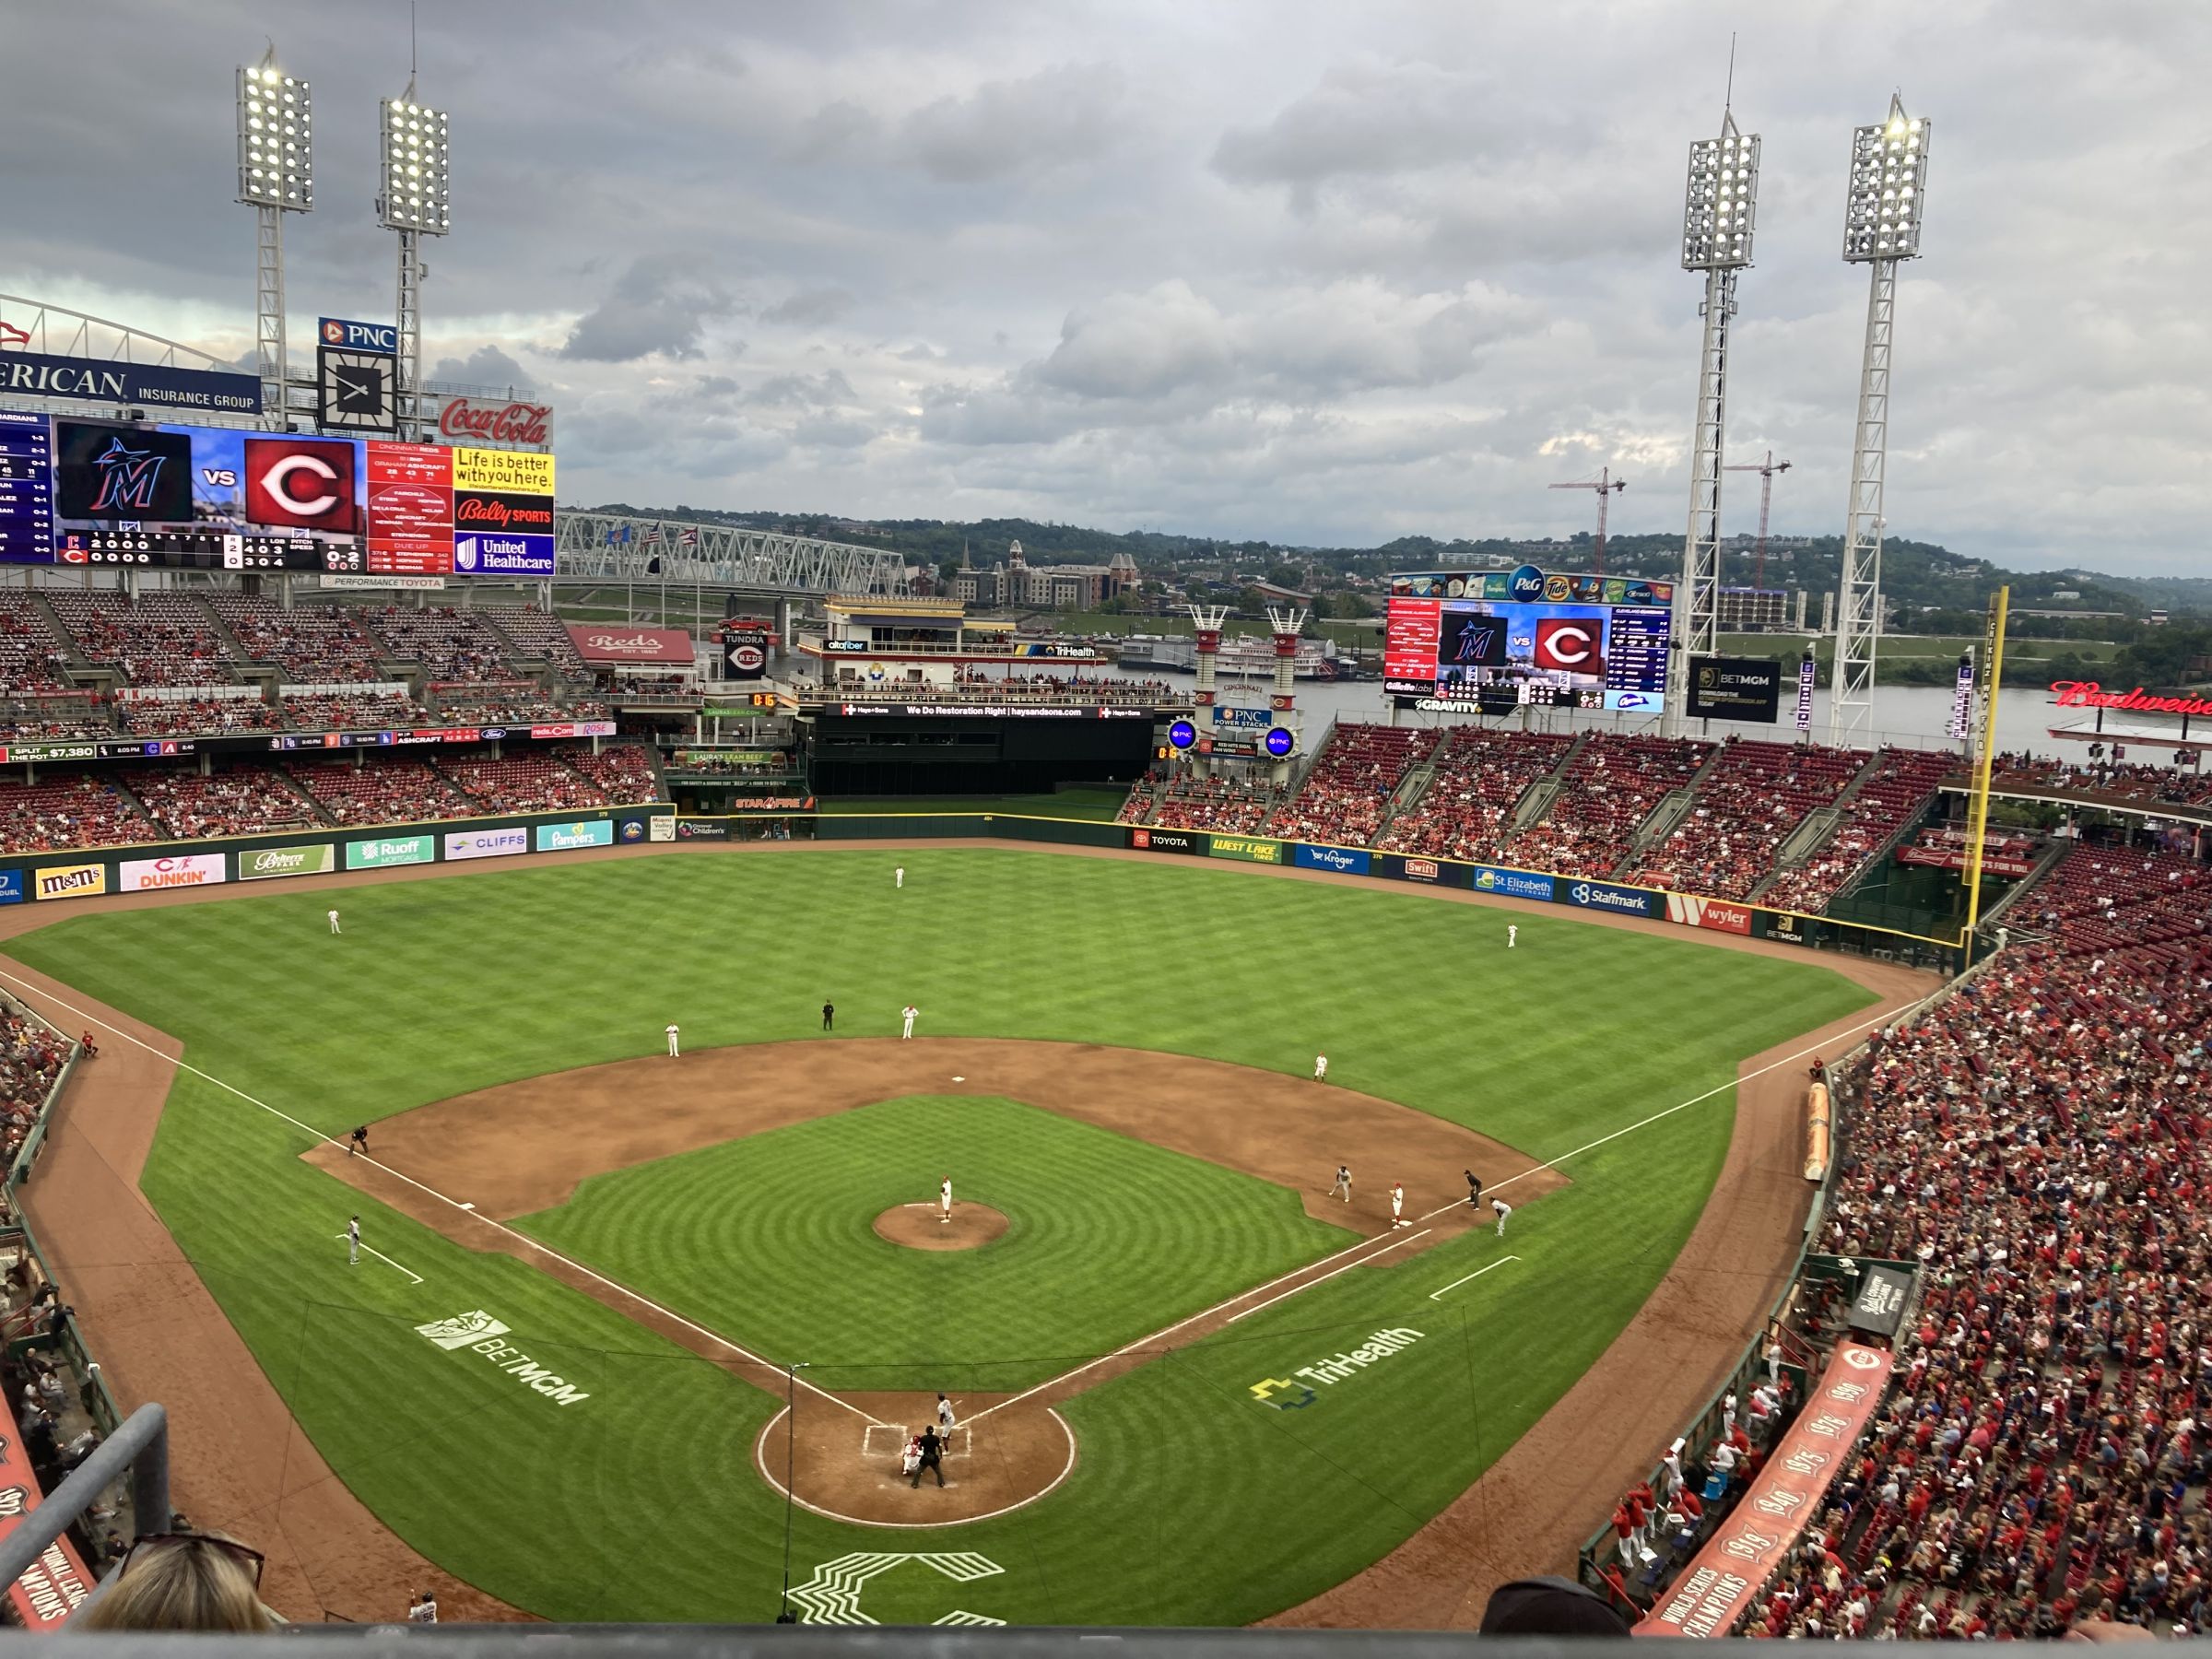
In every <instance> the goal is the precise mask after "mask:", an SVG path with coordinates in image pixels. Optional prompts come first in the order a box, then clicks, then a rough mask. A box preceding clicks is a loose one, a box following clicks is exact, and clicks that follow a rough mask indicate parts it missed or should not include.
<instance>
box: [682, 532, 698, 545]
mask: <svg viewBox="0 0 2212 1659" xmlns="http://www.w3.org/2000/svg"><path fill="white" fill-rule="evenodd" d="M684 546H685V547H698V546H699V532H698V530H696V529H691V530H687V531H685V532H684Z"/></svg>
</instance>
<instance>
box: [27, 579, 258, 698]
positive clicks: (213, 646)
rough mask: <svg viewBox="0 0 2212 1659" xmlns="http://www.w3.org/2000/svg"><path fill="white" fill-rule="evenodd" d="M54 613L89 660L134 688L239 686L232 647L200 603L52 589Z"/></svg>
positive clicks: (186, 599)
mask: <svg viewBox="0 0 2212 1659" xmlns="http://www.w3.org/2000/svg"><path fill="white" fill-rule="evenodd" d="M47 597H48V599H50V600H51V601H52V602H53V610H54V614H55V615H56V616H58V617H59V618H61V619H62V626H63V627H65V628H66V629H68V630H69V634H70V637H71V639H73V640H74V641H76V648H77V650H78V651H79V652H80V653H82V654H83V656H84V658H85V660H86V661H87V662H90V663H98V664H101V665H108V666H112V667H113V668H115V669H116V670H118V671H119V672H120V673H121V674H122V676H123V677H124V681H125V682H126V683H127V684H130V685H134V686H222V685H233V684H236V683H237V676H236V675H235V674H233V673H232V672H231V663H230V648H229V644H228V643H226V642H225V641H224V640H223V638H222V636H221V635H220V634H219V633H218V632H217V630H216V628H215V624H214V619H213V618H211V617H210V616H209V615H208V613H207V610H206V607H205V606H202V605H201V604H200V602H199V601H198V600H197V599H194V598H191V597H188V596H186V595H184V594H140V595H139V596H138V597H137V599H136V600H135V601H134V600H132V599H131V598H130V597H129V596H128V595H127V594H114V593H85V592H82V591H79V590H76V589H71V588H50V589H48V590H47Z"/></svg>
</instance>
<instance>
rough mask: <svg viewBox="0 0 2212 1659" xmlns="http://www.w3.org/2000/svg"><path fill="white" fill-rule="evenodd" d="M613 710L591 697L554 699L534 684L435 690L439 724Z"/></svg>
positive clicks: (595, 716)
mask: <svg viewBox="0 0 2212 1659" xmlns="http://www.w3.org/2000/svg"><path fill="white" fill-rule="evenodd" d="M612 717H613V712H612V711H611V710H609V709H608V707H607V706H606V703H604V702H601V701H599V700H597V699H595V698H584V699H582V700H579V701H576V702H572V703H561V702H557V701H555V700H553V699H552V698H551V697H549V696H547V694H546V693H545V692H543V691H540V690H539V689H538V688H536V687H535V686H533V685H530V684H527V683H524V684H517V685H511V686H452V687H447V688H442V689H441V690H440V691H439V693H438V710H437V713H436V716H435V718H436V720H437V721H438V723H439V724H441V725H528V724H532V723H533V722H536V721H554V720H560V721H569V720H607V719H611V718H612Z"/></svg>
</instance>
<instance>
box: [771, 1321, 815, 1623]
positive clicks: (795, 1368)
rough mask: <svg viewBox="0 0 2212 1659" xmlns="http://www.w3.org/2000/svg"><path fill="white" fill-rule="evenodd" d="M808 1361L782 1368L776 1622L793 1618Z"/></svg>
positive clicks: (788, 1621) (800, 1361) (788, 1620)
mask: <svg viewBox="0 0 2212 1659" xmlns="http://www.w3.org/2000/svg"><path fill="white" fill-rule="evenodd" d="M809 1363H810V1361H807V1360H798V1361H796V1362H794V1363H793V1364H789V1365H786V1366H785V1367H784V1368H783V1388H784V1394H783V1605H782V1608H781V1609H780V1610H779V1611H778V1613H777V1615H776V1622H777V1623H778V1624H786V1623H790V1622H793V1620H792V1619H791V1618H790V1615H791V1522H792V1510H793V1508H794V1505H795V1504H796V1503H797V1501H798V1500H797V1497H796V1495H795V1494H796V1491H797V1488H796V1487H795V1486H794V1483H793V1476H794V1473H795V1472H796V1470H797V1467H798V1462H797V1459H798V1453H797V1450H796V1441H794V1434H795V1433H796V1431H797V1429H798V1418H799V1373H800V1372H801V1371H805V1370H806V1369H807V1367H808V1365H809Z"/></svg>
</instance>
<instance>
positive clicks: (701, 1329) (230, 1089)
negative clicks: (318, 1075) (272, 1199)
mask: <svg viewBox="0 0 2212 1659" xmlns="http://www.w3.org/2000/svg"><path fill="white" fill-rule="evenodd" d="M0 980H6V982H8V983H9V984H11V985H18V986H20V987H22V988H23V990H24V991H26V992H29V993H30V994H35V995H37V996H40V997H42V998H44V999H45V1000H46V1001H47V1002H49V1003H51V1004H52V1005H53V1006H55V1007H57V1008H59V1009H61V1010H62V1011H63V1012H65V1014H67V1015H68V1016H69V1017H70V1018H72V1019H81V1020H84V1021H86V1022H87V1023H88V1024H90V1025H95V1026H98V1027H99V1028H100V1030H103V1031H106V1032H108V1033H109V1034H110V1035H112V1036H115V1037H120V1038H122V1039H123V1040H124V1041H125V1042H128V1043H130V1044H132V1045H133V1046H134V1047H136V1048H142V1049H144V1050H145V1051H146V1052H147V1053H149V1054H151V1055H153V1056H154V1057H155V1058H156V1059H158V1060H161V1061H164V1062H166V1063H167V1064H169V1065H173V1066H175V1067H176V1068H177V1069H178V1070H179V1071H182V1072H190V1073H191V1074H192V1075H193V1076H194V1077H197V1078H199V1079H200V1080H201V1081H202V1082H204V1083H212V1084H214V1085H215V1086H216V1088H219V1089H221V1090H223V1091H224V1092H225V1093H226V1094H234V1095H236V1096H237V1097H238V1098H239V1099H240V1100H243V1101H245V1103H246V1104H247V1105H249V1106H258V1107H260V1108H261V1109H262V1111H264V1112H267V1113H268V1114H269V1115H270V1116H271V1117H273V1118H281V1119H283V1120H284V1121H285V1122H286V1123H288V1124H291V1126H292V1127H293V1128H295V1129H297V1130H299V1131H300V1133H301V1134H303V1135H308V1136H309V1137H310V1138H312V1139H314V1140H318V1141H320V1142H322V1143H323V1145H324V1146H326V1147H342V1146H344V1145H345V1144H346V1143H345V1142H343V1141H340V1140H337V1139H335V1138H334V1137H333V1136H331V1135H325V1134H324V1133H323V1132H322V1131H321V1130H320V1129H315V1128H312V1127H310V1126H309V1125H308V1124H303V1123H301V1122H300V1120H299V1119H298V1118H296V1117H294V1116H292V1114H291V1113H290V1112H281V1111H279V1110H277V1108H276V1107H274V1106H272V1105H270V1104H269V1103H268V1102H267V1101H266V1100H255V1099H254V1098H253V1096H252V1095H250V1094H248V1093H247V1092H246V1091H245V1090H244V1089H242V1088H238V1087H237V1086H236V1085H234V1084H229V1083H226V1082H224V1081H223V1080H222V1079H221V1078H220V1077H216V1076H214V1075H213V1074H211V1073H208V1072H204V1071H202V1070H201V1069H200V1068H199V1067H198V1066H196V1065H192V1064H191V1063H189V1062H188V1061H184V1060H171V1059H170V1057H169V1056H168V1055H167V1054H164V1053H162V1052H161V1051H160V1050H159V1049H158V1048H156V1047H155V1046H154V1045H153V1044H152V1043H150V1042H144V1041H140V1040H139V1039H138V1038H136V1037H135V1036H133V1035H132V1034H131V1033H130V1032H128V1031H126V1030H124V1029H123V1028H122V1027H121V1026H114V1025H110V1024H109V1023H108V1022H107V1021H106V1020H104V1019H101V1018H99V1017H98V1016H97V1015H94V1014H89V1013H88V1012H86V1011H85V1010H84V1009H82V1008H79V1007H75V1006H71V1005H70V1004H68V1003H65V1002H64V1001H63V1000H62V999H61V998H60V997H58V996H55V995H53V994H52V993H51V992H49V991H47V990H46V989H45V988H44V987H43V986H39V985H33V984H32V983H31V982H29V980H26V979H22V978H20V977H18V975H16V974H13V973H10V972H8V971H6V969H5V968H0ZM27 1000H28V999H27ZM359 1156H361V1157H362V1158H364V1159H367V1161H368V1162H369V1163H370V1164H371V1166H373V1167H374V1168H376V1169H379V1170H382V1171H383V1172H384V1173H385V1174H387V1175H389V1176H391V1177H392V1178H393V1180H394V1181H400V1182H406V1184H407V1185H408V1186H411V1187H413V1188H414V1189H415V1190H416V1191H417V1192H418V1193H423V1194H428V1195H429V1196H430V1197H432V1198H435V1199H436V1200H437V1201H438V1202H439V1203H441V1204H442V1205H445V1206H449V1207H450V1208H453V1209H456V1210H459V1211H461V1212H462V1213H463V1214H465V1215H466V1216H467V1217H468V1218H469V1219H470V1220H472V1221H480V1222H482V1223H483V1224H484V1225H485V1226H486V1227H488V1228H490V1229H491V1230H493V1231H495V1232H500V1233H504V1234H505V1235H506V1236H507V1237H508V1238H510V1239H512V1240H513V1241H515V1242H517V1243H518V1244H522V1245H524V1246H526V1247H527V1248H529V1249H531V1250H535V1251H536V1252H537V1253H539V1254H540V1255H544V1256H549V1257H550V1258H552V1259H553V1260H554V1261H556V1262H559V1264H560V1265H562V1266H564V1267H567V1268H569V1269H570V1270H571V1272H575V1273H580V1274H582V1275H583V1277H586V1278H588V1279H592V1280H594V1281H595V1282H596V1283H598V1284H602V1285H605V1286H606V1288H608V1289H610V1290H613V1291H615V1292H617V1293H618V1294H620V1295H622V1296H626V1297H628V1298H629V1300H631V1301H633V1302H636V1303H637V1304H638V1305H639V1306H640V1307H641V1308H651V1309H652V1310H653V1312H655V1313H658V1314H659V1315H660V1316H661V1317H662V1318H664V1319H666V1320H669V1321H670V1322H672V1323H674V1324H679V1325H681V1326H683V1327H684V1329H686V1330H687V1331H691V1332H694V1333H696V1334H697V1335H701V1336H704V1337H705V1338H707V1340H708V1341H710V1342H718V1343H720V1344H721V1345H722V1346H723V1347H725V1348H727V1349H729V1350H730V1352H731V1353H733V1354H735V1355H736V1356H737V1357H738V1358H739V1359H744V1360H746V1361H747V1362H749V1363H751V1364H754V1365H760V1366H766V1367H767V1368H768V1369H769V1370H771V1371H782V1370H783V1367H782V1366H780V1365H778V1364H776V1362H775V1361H774V1360H772V1359H762V1358H761V1357H760V1356H759V1354H756V1353H753V1352H751V1351H750V1350H749V1349H747V1348H742V1347H738V1346H737V1345H736V1344H735V1343H734V1342H732V1341H731V1340H730V1339H729V1338H728V1337H727V1336H724V1335H722V1333H721V1332H719V1331H710V1330H709V1329H707V1327H706V1326H705V1325H702V1324H698V1323H697V1322H695V1321H693V1320H688V1319H686V1318H685V1317H684V1316H683V1315H682V1314H681V1313H678V1312H677V1311H676V1310H675V1309H673V1308H664V1307H662V1306H661V1304H660V1303H659V1302H656V1301H654V1300H653V1299H652V1298H650V1297H645V1296H640V1295H639V1294H638V1293H637V1292H636V1291H635V1290H632V1289H631V1288H629V1286H628V1285H625V1284H622V1283H620V1282H618V1281H617V1280H615V1279H610V1278H608V1277H606V1275H605V1274H604V1273H596V1272H594V1271H593V1270H592V1269H591V1268H589V1267H586V1266H585V1265H583V1264H582V1262H579V1261H576V1260H573V1259H572V1258H571V1257H569V1256H565V1255H562V1254H561V1253H560V1252H559V1251H558V1250H553V1249H549V1248H547V1246H546V1245H543V1244H540V1243H539V1242H538V1241H536V1240H535V1239H533V1238H532V1237H530V1235H529V1234H528V1233H523V1232H517V1231H516V1230H514V1229H513V1228H512V1227H509V1226H507V1225H506V1224H505V1223H503V1222H500V1221H494V1220H493V1219H492V1218H490V1217H489V1216H486V1215H481V1214H479V1213H478V1212H477V1209H476V1206H473V1205H467V1204H462V1203H459V1202H458V1201H456V1200H454V1199H452V1198H448V1197H447V1196H446V1195H445V1194H443V1193H441V1192H440V1191H439V1190H438V1189H437V1188H436V1187H433V1186H427V1185H425V1184H424V1183H423V1182H419V1181H418V1180H416V1179H415V1178H414V1177H413V1176H412V1175H406V1174H402V1173H401V1172H400V1171H397V1170H395V1169H394V1168H393V1167H392V1166H391V1165H390V1164H387V1163H382V1162H379V1161H378V1159H376V1158H375V1157H374V1155H372V1154H369V1153H362V1154H359ZM794 1381H795V1382H796V1383H797V1385H798V1386H799V1387H801V1388H803V1389H805V1390H806V1392H807V1393H808V1394H820V1395H821V1397H822V1398H823V1399H825V1400H829V1401H831V1402H833V1403H834V1404H836V1405H839V1406H843V1407H844V1408H845V1409H846V1410H847V1411H850V1412H851V1413H853V1416H855V1417H860V1418H867V1420H868V1421H869V1422H871V1423H879V1422H881V1421H882V1420H883V1419H882V1418H878V1417H877V1416H876V1415H875V1414H874V1413H872V1412H866V1411H863V1410H861V1408H860V1407H859V1406H855V1405H853V1403H852V1402H851V1401H850V1400H841V1399H839V1398H838V1397H837V1395H835V1394H830V1392H829V1391H828V1390H826V1389H821V1388H817V1387H816V1386H815V1385H814V1384H813V1383H811V1382H807V1381H806V1379H805V1378H804V1377H800V1378H795V1379H794Z"/></svg>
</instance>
